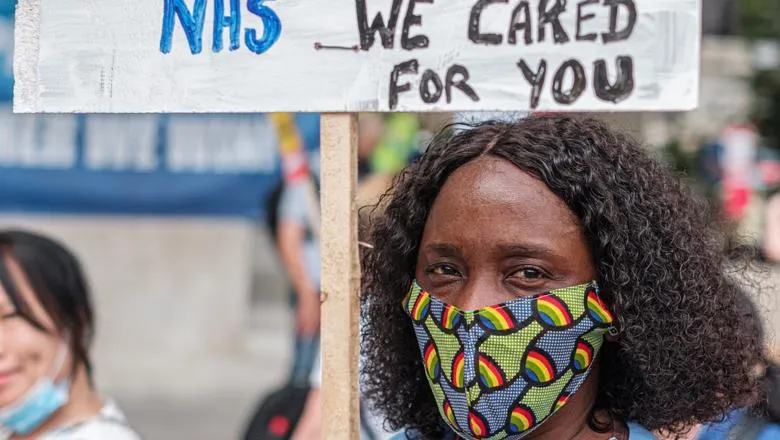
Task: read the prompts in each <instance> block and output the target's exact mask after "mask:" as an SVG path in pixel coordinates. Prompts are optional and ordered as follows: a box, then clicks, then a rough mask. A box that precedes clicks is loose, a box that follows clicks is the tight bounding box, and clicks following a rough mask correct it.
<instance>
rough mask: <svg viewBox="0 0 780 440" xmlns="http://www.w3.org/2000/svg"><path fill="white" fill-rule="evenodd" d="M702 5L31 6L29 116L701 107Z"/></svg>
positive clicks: (18, 61) (23, 58)
mask: <svg viewBox="0 0 780 440" xmlns="http://www.w3.org/2000/svg"><path fill="white" fill-rule="evenodd" d="M700 6H701V0H20V2H19V6H18V9H17V29H16V48H17V49H16V54H15V73H16V81H17V82H16V89H15V110H16V111H17V112H98V113H102V112H109V113H113V112H118V113H122V112H131V113H135V112H140V113H143V112H275V111H284V112H288V111H315V112H357V111H383V112H384V111H415V112H426V111H475V110H495V111H520V110H533V111H640V110H642V111H651V110H689V109H692V108H694V107H696V105H697V103H698V89H699V52H700V30H701V19H700ZM215 17H216V19H215Z"/></svg>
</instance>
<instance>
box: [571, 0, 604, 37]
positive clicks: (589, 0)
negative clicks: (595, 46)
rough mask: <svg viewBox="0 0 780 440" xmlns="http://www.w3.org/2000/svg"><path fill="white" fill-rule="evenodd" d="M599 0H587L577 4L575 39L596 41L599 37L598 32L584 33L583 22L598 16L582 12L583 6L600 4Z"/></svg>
mask: <svg viewBox="0 0 780 440" xmlns="http://www.w3.org/2000/svg"><path fill="white" fill-rule="evenodd" d="M598 2H599V0H585V1H581V2H579V3H578V4H577V35H576V36H575V39H576V40H577V41H596V39H597V38H598V37H599V36H598V34H596V33H595V32H592V33H590V34H585V35H582V23H583V22H585V21H588V20H590V19H592V18H593V17H595V16H596V14H584V15H583V14H582V8H583V7H584V6H588V5H595V4H598Z"/></svg>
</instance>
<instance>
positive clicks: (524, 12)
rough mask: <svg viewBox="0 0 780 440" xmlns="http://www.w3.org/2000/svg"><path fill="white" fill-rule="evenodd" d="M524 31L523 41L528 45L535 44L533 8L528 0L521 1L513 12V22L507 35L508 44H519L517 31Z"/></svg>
mask: <svg viewBox="0 0 780 440" xmlns="http://www.w3.org/2000/svg"><path fill="white" fill-rule="evenodd" d="M519 30H522V31H523V39H524V41H525V44H526V45H529V44H531V43H533V36H532V35H531V31H532V30H533V24H532V23H531V6H530V5H529V4H528V0H520V3H518V4H517V6H516V7H515V10H514V11H512V21H511V22H510V23H509V32H508V33H507V34H508V35H507V37H506V39H507V42H508V43H509V44H517V31H519Z"/></svg>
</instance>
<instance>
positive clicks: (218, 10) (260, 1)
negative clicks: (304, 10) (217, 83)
mask: <svg viewBox="0 0 780 440" xmlns="http://www.w3.org/2000/svg"><path fill="white" fill-rule="evenodd" d="M209 1H213V2H214V8H213V11H214V31H213V33H212V45H211V50H212V52H214V53H219V52H222V49H223V48H224V38H223V34H224V32H223V31H224V28H230V46H229V48H230V50H231V51H235V50H238V49H240V48H241V12H242V11H241V3H242V1H241V0H163V5H164V10H163V20H162V21H163V26H162V36H161V37H160V52H162V53H164V54H168V53H171V50H173V47H172V46H173V32H174V28H175V27H176V21H177V17H178V21H179V23H180V24H181V27H182V29H184V33H185V35H186V36H187V43H188V44H189V47H190V52H191V53H192V54H193V55H196V54H199V53H201V51H202V50H203V26H204V23H205V21H206V9H207V6H208V2H209ZM226 2H229V7H230V11H225V3H226ZM265 3H266V0H246V9H247V11H248V12H249V13H250V14H253V15H256V16H257V17H259V18H260V19H261V20H262V23H263V30H262V34H260V35H258V34H259V32H258V30H256V29H252V28H249V27H247V28H245V29H244V43H245V44H246V47H247V49H249V50H250V51H252V52H253V53H256V54H263V53H265V52H267V51H268V50H269V49H270V48H271V47H272V46H273V45H274V44H276V42H277V41H278V40H279V37H280V36H281V34H282V21H281V20H280V19H279V16H278V15H277V14H276V12H274V11H273V10H272V9H271V8H270V7H268V6H266V5H265ZM188 4H191V5H192V10H190V8H189V6H188ZM226 12H227V15H225V14H226Z"/></svg>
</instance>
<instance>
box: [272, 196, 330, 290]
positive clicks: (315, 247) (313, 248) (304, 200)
mask: <svg viewBox="0 0 780 440" xmlns="http://www.w3.org/2000/svg"><path fill="white" fill-rule="evenodd" d="M306 185H307V183H306V182H305V181H301V182H296V183H291V184H289V185H287V186H285V188H284V189H283V190H282V194H281V196H280V199H279V200H280V201H279V221H280V222H289V223H295V224H297V225H299V226H300V227H301V228H304V229H306V230H310V229H311V228H312V227H313V225H312V224H311V221H310V217H309V214H308V209H309V207H308V194H307V186H306ZM301 246H302V248H301V252H302V254H303V264H304V266H305V267H306V271H307V272H308V273H309V276H310V277H311V281H312V283H313V284H314V288H315V289H319V288H320V277H321V274H320V246H319V244H318V243H317V241H316V240H315V239H314V237H313V236H312V235H311V234H308V236H307V237H306V238H305V239H304V240H303V243H302V244H301Z"/></svg>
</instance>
